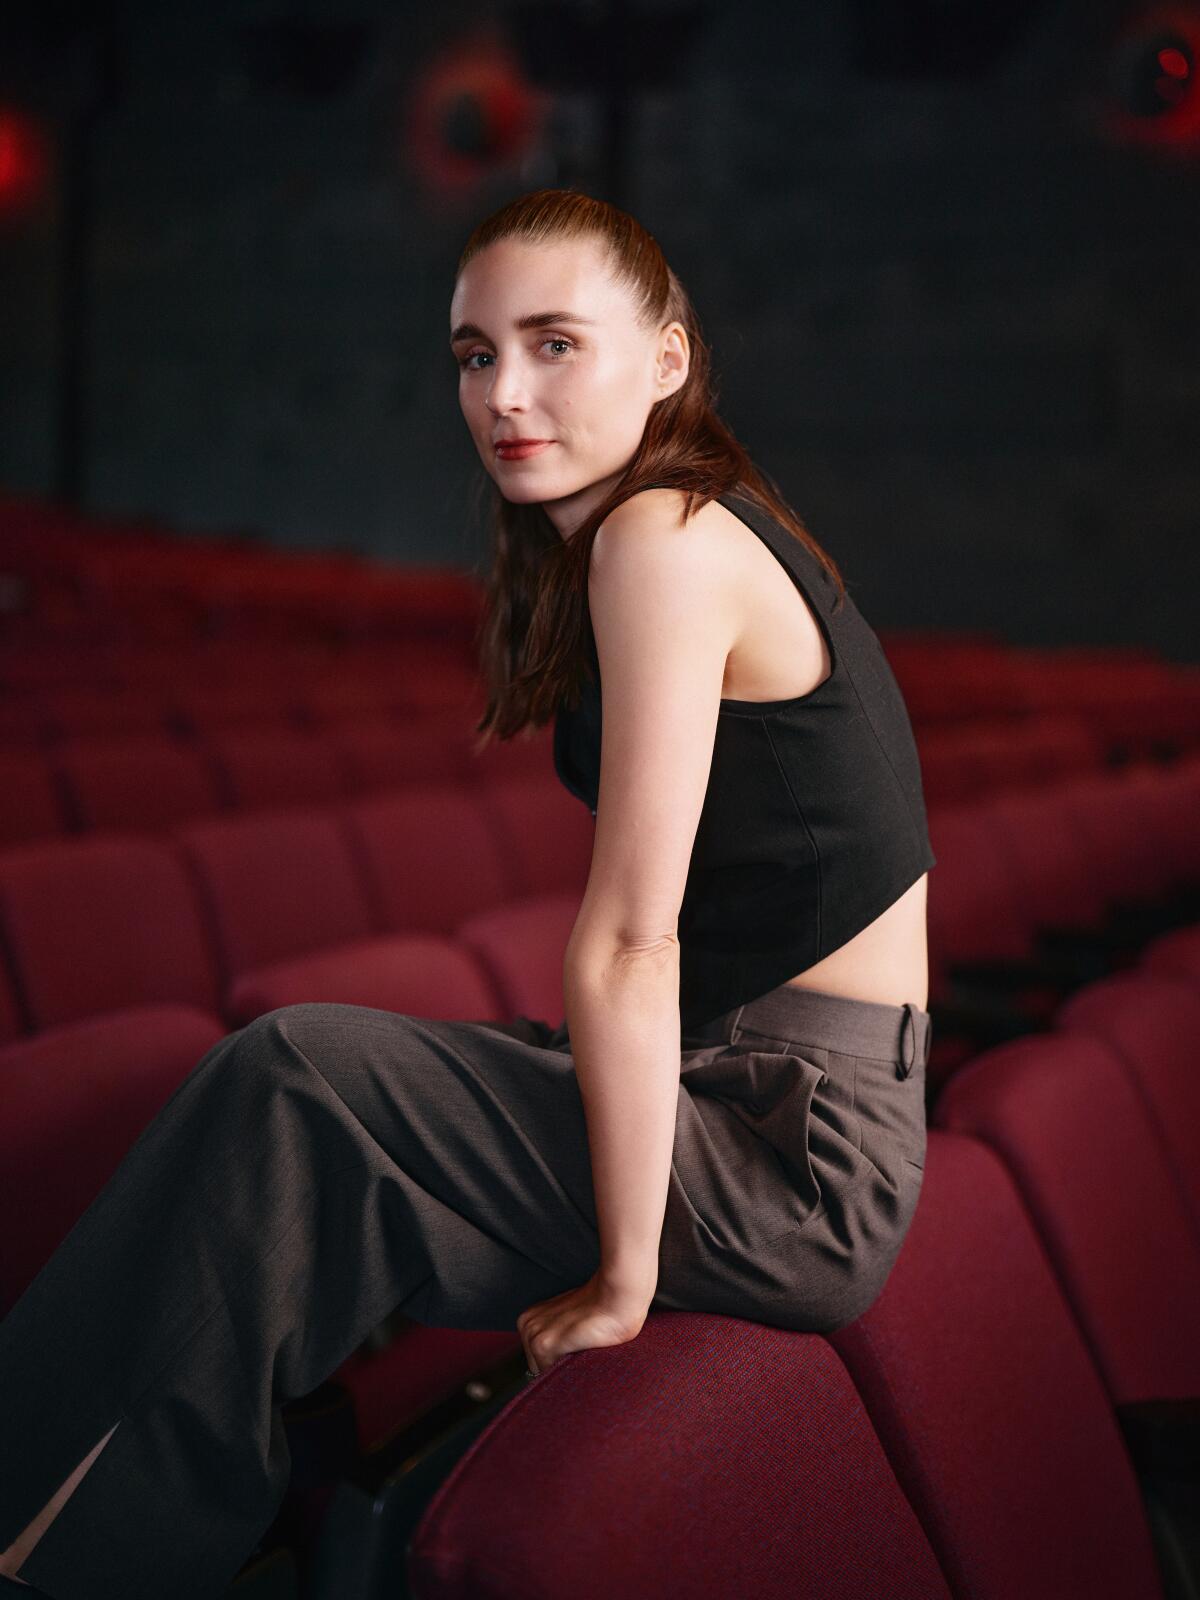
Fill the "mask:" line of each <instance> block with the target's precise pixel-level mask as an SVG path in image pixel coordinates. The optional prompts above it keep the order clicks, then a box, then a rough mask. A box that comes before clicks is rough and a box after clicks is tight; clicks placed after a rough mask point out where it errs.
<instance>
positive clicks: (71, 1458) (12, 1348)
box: [0, 985, 929, 1600]
mask: <svg viewBox="0 0 1200 1600" xmlns="http://www.w3.org/2000/svg"><path fill="white" fill-rule="evenodd" d="M681 1045H682V1050H681V1060H680V1067H681V1071H680V1090H679V1101H678V1111H677V1119H676V1130H675V1144H674V1152H673V1159H672V1166H671V1173H670V1182H669V1192H668V1196H667V1205H666V1215H665V1220H664V1226H663V1231H662V1242H661V1248H660V1257H659V1278H658V1288H657V1293H656V1294H655V1297H654V1300H653V1302H652V1306H651V1313H653V1311H654V1310H655V1309H661V1308H666V1309H672V1310H697V1311H708V1312H716V1313H720V1314H723V1315H728V1316H737V1317H745V1318H749V1319H751V1320H756V1321H761V1322H765V1323H768V1324H772V1325H775V1326H779V1327H785V1328H791V1329H797V1330H804V1331H817V1332H827V1331H831V1330H832V1329H834V1328H837V1327H840V1326H842V1325H844V1324H845V1323H847V1322H849V1321H852V1320H853V1319H854V1318H855V1317H857V1316H859V1315H860V1314H861V1313H862V1312H863V1311H864V1310H865V1309H866V1308H867V1307H868V1306H869V1305H870V1304H871V1303H872V1302H873V1301H874V1299H875V1297H876V1296H877V1295H878V1293H879V1292H880V1290H881V1288H882V1287H883V1284H884V1282H885V1280H886V1278H887V1275H888V1273H889V1271H890V1269H891V1266H892V1263H893V1262H894V1260H895V1257H896V1255H897V1253H898V1251H899V1249H900V1246H901V1244H902V1242H903V1239H904V1235H905V1233H906V1231H907V1228H908V1225H909V1223H910V1221H911V1218H912V1214H913V1212H914V1210H915V1207H916V1204H917V1197H918V1192H919V1189H920V1185H921V1178H922V1169H923V1165H924V1160H925V1099H924V1078H925V1073H924V1068H925V1063H926V1059H927V1055H928V1046H929V1016H928V1013H927V1012H926V1011H924V1010H922V1009H921V1008H919V1007H917V1006H915V1005H913V1004H908V1005H904V1006H894V1005H882V1004H876V1003H874V1002H868V1001H862V1000H851V999H847V998H845V997H843V996H839V995H833V994H828V993H825V992H823V991H816V990H805V989H801V988H794V987H789V986H787V985H784V986H782V987H780V988H778V989H774V990H771V991H770V992H769V993H768V994H765V995H763V996H761V997H759V998H757V999H755V1000H753V1001H750V1002H749V1003H747V1004H746V1005H744V1006H740V1007H738V1008H736V1009H735V1010H734V1011H731V1012H729V1013H727V1014H726V1015H725V1016H723V1017H720V1018H718V1019H717V1020H716V1021H715V1022H712V1023H709V1024H706V1025H705V1026H704V1027H703V1028H701V1029H699V1030H697V1031H694V1032H692V1033H690V1034H685V1035H684V1036H683V1038H682V1040H681ZM598 1266H599V1241H598V1233H597V1223H596V1211H595V1202H594V1198H593V1192H592V1182H591V1163H590V1156H589V1147H588V1139H587V1126H586V1122H585V1117H584V1109H583V1103H582V1099H581V1097H580V1093H579V1087H578V1082H577V1079H576V1077H575V1070H574V1062H573V1059H572V1056H571V1050H570V1039H569V1035H568V1031H567V1027H566V1025H565V1024H563V1025H561V1026H559V1027H558V1028H551V1026H550V1025H549V1024H548V1023H546V1022H542V1021H537V1020H534V1019H530V1018H526V1017H521V1018H518V1019H516V1020H515V1021H513V1022H510V1023H507V1024H495V1023H486V1022H448V1021H435V1020H429V1019H426V1018H423V1017H417V1016H408V1015H403V1014H399V1013H395V1012H390V1011H383V1010H376V1009H374V1008H372V1007H368V1006H354V1005H342V1004H334V1003H312V1004H301V1005H290V1006H284V1007H281V1008H280V1009H278V1010H275V1011H271V1012H268V1013H266V1014H265V1015H263V1016H261V1017H259V1018H257V1019H256V1020H255V1021H253V1022H251V1023H249V1024H248V1025H247V1026H245V1027H242V1028H239V1029H237V1030H236V1031H235V1032H233V1033H230V1034H229V1035H227V1036H226V1037H225V1038H224V1039H222V1040H220V1041H219V1042H218V1043H217V1044H215V1045H214V1046H213V1047H212V1048H211V1049H210V1050H209V1051H208V1052H207V1053H206V1054H205V1055H204V1056H203V1057H202V1058H201V1059H200V1061H199V1062H198V1063H197V1064H196V1066H195V1067H194V1068H193V1069H192V1071H191V1072H190V1073H189V1074H188V1076H187V1077H186V1078H185V1079H184V1080H183V1082H182V1083H181V1084H180V1085H179V1087H178V1088H177V1089H176V1090H175V1092H174V1093H173V1094H172V1095H171V1097H170V1099H169V1100H168V1101H167V1102H166V1104H165V1105H164V1106H163V1107H162V1109H161V1110H160V1111H159V1112H158V1114H157V1115H156V1116H155V1117H154V1118H153V1120H152V1121H151V1122H150V1123H149V1124H148V1125H147V1127H146V1128H145V1129H144V1130H143V1131H142V1133H141V1134H140V1136H139V1137H138V1138H137V1140H136V1141H135V1142H134V1144H133V1145H132V1146H131V1147H130V1149H129V1150H128V1152H127V1153H126V1155H125V1156H124V1158H123V1160H122V1161H121V1163H120V1165H119V1166H118V1168H117V1169H116V1171H115V1172H114V1173H113V1175H112V1177H111V1178H110V1179H109V1181H108V1182H107V1183H106V1185H105V1186H104V1188H103V1189H102V1190H101V1191H100V1193H99V1194H98V1195H97V1196H96V1198H95V1199H94V1200H93V1201H92V1203H91V1205H90V1206H89V1207H88V1208H87V1210H86V1211H85V1212H84V1213H83V1215H82V1216H81V1217H80V1218H79V1220H78V1221H77V1222H76V1224H75V1226H74V1227H73V1228H72V1230H71V1231H70V1233H69V1234H68V1235H67V1236H66V1238H65V1239H64V1240H63V1242H62V1243H61V1245H60V1246H59V1247H58V1249H57V1250H56V1251H55V1252H54V1254H53V1255H52V1256H51V1257H50V1259H49V1260H48V1261H47V1262H46V1263H45V1265H44V1266H43V1267H42V1269H41V1271H40V1272H39V1273H38V1275H37V1276H36V1277H35V1278H34V1280H33V1281H32V1283H30V1284H29V1286H28V1288H27V1289H26V1291H25V1292H24V1294H23V1295H22V1296H21V1298H20V1299H19V1300H18V1301H17V1303H16V1304H15V1305H14V1306H13V1307H12V1308H11V1310H10V1311H9V1313H8V1314H7V1316H6V1317H5V1318H4V1319H3V1321H2V1322H0V1549H5V1548H7V1547H8V1546H9V1545H10V1544H11V1543H12V1542H13V1540H15V1538H16V1537H17V1535H18V1534H19V1533H20V1532H21V1531H22V1530H23V1529H24V1528H25V1527H26V1526H27V1525H28V1524H29V1523H30V1522H31V1521H32V1520H33V1518H34V1516H35V1515H36V1514H37V1512H38V1511H39V1510H40V1509H41V1507H42V1506H43V1505H45V1504H46V1503H47V1501H48V1500H49V1499H50V1498H51V1496H52V1495H53V1494H54V1492H55V1491H56V1490H57V1489H58V1488H59V1487H60V1486H61V1485H62V1483H63V1482H64V1481H65V1480H66V1478H67V1477H68V1476H69V1474H70V1473H71V1472H72V1471H73V1469H74V1468H75V1467H76V1466H77V1465H78V1464H79V1463H80V1462H81V1461H82V1460H83V1459H84V1457H85V1456H86V1455H87V1454H88V1453H89V1452H90V1451H91V1449H92V1448H93V1446H95V1445H96V1444H97V1443H98V1442H99V1441H100V1440H101V1439H102V1438H103V1437H104V1435H105V1434H106V1433H107V1432H108V1431H109V1429H111V1428H112V1427H113V1425H114V1423H115V1424H117V1425H118V1426H117V1429H116V1432H115V1433H114V1434H113V1436H112V1438H111V1439H110V1440H109V1441H108V1443H107V1444H106V1445H105V1447H104V1449H103V1450H102V1451H101V1452H100V1454H99V1456H98V1457H97V1458H96V1460H95V1462H94V1463H93V1464H92V1466H91V1467H90V1468H89V1470H88V1471H87V1473H86V1474H85V1476H84V1477H83V1479H82V1480H81V1482H80V1483H79V1484H78V1486H77V1487H76V1488H75V1490H74V1491H73V1493H72V1494H71V1496H70V1498H69V1499H68V1500H67V1502H66V1505H65V1506H64V1507H63V1508H62V1510H61V1511H59V1513H58V1514H57V1516H56V1517H55V1519H54V1521H53V1522H52V1523H51V1524H50V1526H49V1528H48V1529H47V1530H46V1532H45V1533H44V1534H43V1535H42V1537H41V1539H40V1540H39V1541H38V1543H37V1544H36V1545H35V1546H34V1548H33V1550H32V1551H31V1552H30V1554H29V1555H28V1557H27V1558H26V1560H25V1561H24V1563H23V1564H22V1566H21V1567H20V1568H19V1569H18V1571H19V1575H20V1576H21V1577H22V1578H24V1579H25V1580H26V1581H27V1582H28V1583H31V1584H33V1585H35V1586H36V1587H38V1588H44V1589H45V1590H46V1591H47V1592H48V1593H49V1594H50V1595H52V1596H54V1600H161V1597H162V1596H163V1595H167V1594H169V1595H171V1596H172V1600H215V1597H218V1596H220V1595H221V1594H222V1593H223V1592H224V1590H225V1589H226V1588H227V1587H228V1585H229V1583H230V1581H231V1580H232V1578H233V1577H234V1576H235V1574H236V1573H237V1571H238V1569H239V1568H240V1567H241V1565H242V1564H243V1563H244V1561H245V1560H246V1559H247V1557H248V1556H249V1555H250V1554H251V1552H252V1551H253V1549H254V1547H255V1546H256V1544H257V1543H258V1541H259V1540H260V1538H261V1537H262V1535H263V1533H264V1532H265V1531H266V1529H267V1528H268V1527H269V1526H270V1524H271V1523H272V1521H273V1520H274V1518H275V1516H276V1514H277V1512H278V1509H279V1506H280V1503H281V1501H282V1499H283V1497H284V1494H285V1492H286V1489H287V1485H288V1479H289V1472H290V1459H289V1455H288V1447H287V1441H286V1437H285V1433H284V1428H283V1423H282V1418H281V1412H280V1406H281V1403H282V1402H284V1401H286V1400H289V1399H292V1398H294V1397H297V1396H302V1395H306V1394H309V1393H311V1392H312V1391H313V1390H314V1389H316V1388H317V1387H319V1385H320V1384H321V1383H322V1382H323V1381H324V1380H325V1379H326V1378H328V1377H329V1376H330V1375H331V1374H332V1373H333V1372H334V1371H335V1369H336V1368H337V1367H338V1366H340V1364H341V1363H342V1362H343V1361H344V1360H345V1359H346V1358H347V1357H348V1356H349V1355H350V1354H351V1353H352V1352H353V1351H354V1350H355V1349H356V1348H357V1347H358V1346H359V1345H360V1344H361V1343H362V1342H363V1341H364V1340H365V1339H366V1337H367V1335H368V1334H369V1333H370V1332H371V1331H372V1330H373V1329H375V1328H376V1327H377V1326H378V1325H379V1324H380V1323H381V1322H382V1321H383V1320H384V1318H385V1317H386V1316H387V1315H388V1314H389V1313H390V1312H392V1311H393V1310H401V1311H403V1312H404V1313H405V1314H406V1315H408V1316H409V1317H411V1318H413V1319H414V1320H416V1321H418V1322H422V1323H426V1324H428V1325H431V1326H442V1327H451V1328H483V1329H498V1330H500V1329H512V1330H513V1332H514V1336H515V1333H516V1318H517V1317H518V1315H519V1314H520V1313H521V1312H522V1311H523V1310H525V1309H526V1308H527V1307H528V1306H530V1305H533V1304H534V1303H535V1302H537V1301H540V1300H544V1299H547V1298H549V1297H550V1296H552V1295H555V1294H559V1293H562V1292H563V1291H564V1290H566V1289H570V1288H574V1287H577V1286H578V1285H580V1284H582V1283H584V1282H586V1280H587V1279H588V1278H589V1277H591V1275H592V1274H593V1273H594V1272H595V1271H596V1269H597V1268H598Z"/></svg>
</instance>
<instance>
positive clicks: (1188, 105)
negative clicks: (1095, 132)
mask: <svg viewBox="0 0 1200 1600" xmlns="http://www.w3.org/2000/svg"><path fill="white" fill-rule="evenodd" d="M1198 58H1200V13H1197V12H1196V11H1195V10H1193V9H1192V8H1190V7H1185V6H1179V5H1162V6H1156V7H1152V8H1151V9H1149V10H1147V11H1145V12H1143V13H1142V14H1141V15H1139V16H1137V17H1135V18H1133V19H1132V20H1131V21H1129V22H1127V23H1126V24H1125V26H1124V27H1123V28H1122V29H1121V30H1120V32H1119V33H1118V35H1117V37H1116V38H1115V40H1114V41H1113V44H1112V47H1111V49H1110V52H1109V58H1108V78H1109V88H1110V91H1111V95H1110V100H1109V104H1108V106H1107V107H1106V115H1105V118H1104V122H1105V127H1106V131H1107V132H1108V133H1109V134H1110V135H1111V136H1112V137H1113V138H1114V139H1116V140H1117V142H1118V143H1122V144H1130V143H1131V144H1142V145H1148V146H1155V147H1157V148H1159V149H1162V150H1168V149H1173V150H1177V151H1179V152H1181V153H1183V152H1200V91H1198V90H1197V86H1196V62H1197V59H1198Z"/></svg>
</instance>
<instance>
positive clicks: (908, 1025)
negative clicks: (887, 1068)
mask: <svg viewBox="0 0 1200 1600" xmlns="http://www.w3.org/2000/svg"><path fill="white" fill-rule="evenodd" d="M915 1010H916V1007H915V1006H914V1005H913V1002H912V1001H911V1000H906V1001H905V1002H904V1021H903V1022H902V1023H901V1024H900V1060H899V1062H898V1063H897V1065H896V1074H897V1076H898V1077H901V1078H907V1077H908V1075H909V1073H910V1072H911V1071H912V1069H913V1067H914V1065H915V1064H916V1059H917V1049H918V1045H917V1019H916V1017H915V1016H914V1014H913V1013H914V1012H915Z"/></svg>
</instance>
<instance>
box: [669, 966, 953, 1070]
mask: <svg viewBox="0 0 1200 1600" xmlns="http://www.w3.org/2000/svg"><path fill="white" fill-rule="evenodd" d="M930 1031H931V1021H930V1016H929V1013H928V1011H924V1010H922V1009H921V1007H920V1006H918V1005H914V1003H913V1002H912V1001H911V1000H906V1001H905V1002H904V1004H903V1005H900V1006H893V1005H884V1004H881V1003H880V1002H879V1001H877V1000H856V999H852V998H850V997H849V996H848V995H842V994H829V993H828V992H827V991H826V990H824V989H801V988H796V987H793V986H791V985H789V984H786V983H783V984H780V985H779V987H778V988H776V989H770V990H768V992H767V993H766V994H762V995H759V996H758V997H757V998H756V999H754V1000H747V1001H746V1002H745V1004H743V1005H740V1006H735V1007H734V1009H733V1010H732V1011H726V1012H725V1013H724V1014H723V1015H722V1016H719V1017H716V1018H714V1019H713V1021H711V1022H706V1023H704V1024H702V1026H700V1027H699V1028H691V1029H689V1030H688V1034H687V1037H688V1038H689V1039H694V1040H696V1041H697V1042H699V1043H713V1044H716V1043H718V1042H720V1041H721V1040H727V1041H728V1042H729V1043H730V1044H736V1043H737V1042H738V1040H739V1038H740V1037H741V1036H742V1034H743V1033H749V1034H755V1033H761V1034H765V1035H766V1036H767V1037H768V1038H772V1039H785V1040H787V1042H788V1043H789V1044H795V1045H806V1044H807V1045H815V1046H816V1047H817V1048H818V1049H822V1050H838V1051H841V1052H843V1053H844V1054H845V1055H851V1056H871V1057H874V1058H875V1059H876V1060H879V1061H892V1062H894V1063H895V1064H896V1066H897V1067H898V1068H900V1069H902V1070H901V1072H900V1076H901V1077H907V1076H908V1074H909V1073H910V1072H911V1071H912V1070H913V1068H914V1067H915V1066H918V1065H920V1066H924V1065H925V1064H926V1063H927V1062H928V1060H929V1043H930Z"/></svg>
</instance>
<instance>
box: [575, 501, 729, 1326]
mask: <svg viewBox="0 0 1200 1600" xmlns="http://www.w3.org/2000/svg"><path fill="white" fill-rule="evenodd" d="M682 506H683V497H682V495H680V494H678V493H677V492H676V491H673V490H662V489H652V490H646V491H644V492H642V493H641V494H638V495H635V496H633V497H632V498H631V499H630V500H627V501H625V502H624V504H622V505H621V506H619V507H618V508H617V510H616V511H615V512H613V513H612V515H611V516H610V517H608V518H607V519H606V520H605V523H604V525H603V526H602V527H601V529H600V531H599V533H598V534H597V536H596V540H595V543H594V545H593V547H592V553H591V562H590V568H589V579H588V601H589V608H590V612H591V619H592V629H593V632H594V634H595V638H596V650H597V655H598V657H599V662H600V675H601V690H602V703H603V720H602V730H603V731H602V737H601V751H600V787H599V797H598V800H597V807H596V832H595V839H594V842H593V847H592V862H591V868H590V871H589V874H588V883H587V888H586V890H585V892H584V896H583V902H582V904H581V906H580V910H579V916H578V918H577V919H576V923H575V926H574V928H573V930H572V932H571V937H570V939H569V941H568V944H567V951H566V955H565V958H564V963H563V1001H564V1007H565V1011H566V1021H567V1027H568V1031H569V1033H570V1038H571V1050H572V1054H573V1056H574V1059H575V1063H576V1071H577V1073H578V1077H579V1087H580V1094H581V1096H582V1098H583V1103H584V1109H585V1113H586V1116H587V1126H588V1143H589V1148H590V1152H591V1159H592V1177H593V1184H594V1189H595V1197H596V1213H597V1221H598V1226H599V1232H600V1252H601V1263H600V1272H601V1275H602V1276H603V1277H604V1278H605V1279H606V1280H611V1281H612V1282H613V1283H614V1285H618V1286H621V1287H625V1288H632V1289H634V1290H635V1291H638V1290H640V1291H641V1292H643V1293H644V1292H645V1290H646V1289H647V1288H648V1289H649V1293H648V1294H646V1295H645V1299H646V1304H647V1305H648V1304H649V1301H650V1300H651V1299H652V1298H653V1295H654V1285H655V1283H656V1281H657V1276H658V1248H659V1241H660V1238H661V1234H662V1225H663V1217H664V1215H665V1211H666V1199H667V1187H668V1182H669V1178H670V1170H671V1151H672V1148H673V1145H674V1137H675V1119H676V1114H677V1109H678V1103H679V1063H680V1020H679V955H680V952H679V939H678V923H679V908H680V906H681V904H682V901H683V894H684V889H685V887H686V883H687V872H688V865H689V862H690V860H691V854H692V846H693V843H694V841H695V836H696V828H697V825H698V823H699V819H700V813H701V810H702V808H703V805H704V796H705V792H706V790H707V788H708V775H709V770H710V767H711V765H712V752H713V744H714V740H715V737H716V726H717V715H718V712H719V710H720V697H721V687H722V683H723V681H724V674H725V662H726V658H727V657H728V654H729V650H730V648H731V646H732V643H733V641H734V639H735V638H736V636H737V623H738V619H737V615H736V604H735V598H734V597H735V595H736V594H737V592H738V585H737V583H736V581H735V575H734V574H733V573H732V572H731V570H730V559H731V557H730V551H729V547H728V546H727V545H726V544H724V543H723V542H722V541H721V540H720V538H719V537H718V536H717V535H716V534H715V533H714V531H713V528H712V525H711V524H703V523H698V522H696V521H693V522H692V523H691V524H689V525H688V526H686V527H684V526H680V520H679V519H680V514H681V510H682Z"/></svg>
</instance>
